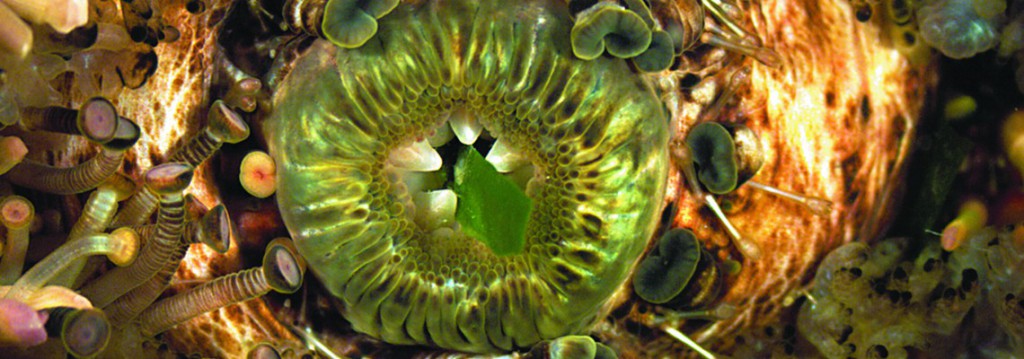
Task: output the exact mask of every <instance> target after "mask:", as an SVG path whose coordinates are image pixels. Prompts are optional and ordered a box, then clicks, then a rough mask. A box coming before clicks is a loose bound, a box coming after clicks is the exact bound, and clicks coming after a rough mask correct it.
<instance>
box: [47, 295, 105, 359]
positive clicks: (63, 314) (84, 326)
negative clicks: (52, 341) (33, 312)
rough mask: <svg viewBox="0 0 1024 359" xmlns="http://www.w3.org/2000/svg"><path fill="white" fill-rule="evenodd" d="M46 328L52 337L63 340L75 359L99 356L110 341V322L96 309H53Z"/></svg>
mask: <svg viewBox="0 0 1024 359" xmlns="http://www.w3.org/2000/svg"><path fill="white" fill-rule="evenodd" d="M45 327H46V332H47V333H48V334H49V335H50V336H51V337H59V338H60V339H61V341H62V342H63V343H64V348H65V349H67V351H68V353H69V354H71V355H72V356H74V357H79V358H81V357H91V356H94V355H96V354H99V352H101V351H103V349H104V348H106V346H107V342H108V341H109V340H110V321H109V320H107V316H106V315H105V314H103V312H101V311H99V310H96V309H75V308H69V307H57V308H53V309H51V310H50V317H49V319H47V321H46V324H45Z"/></svg>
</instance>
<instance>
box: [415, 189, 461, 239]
mask: <svg viewBox="0 0 1024 359" xmlns="http://www.w3.org/2000/svg"><path fill="white" fill-rule="evenodd" d="M412 198H413V199H412V200H413V202H414V203H416V217H415V221H416V224H419V225H420V227H421V228H423V229H424V230H428V231H430V230H433V229H436V228H441V227H450V226H451V224H452V223H454V222H455V207H456V206H457V205H458V203H459V200H458V197H456V196H455V192H453V191H452V190H450V189H442V190H437V191H430V192H420V193H416V194H414V195H413V196H412Z"/></svg>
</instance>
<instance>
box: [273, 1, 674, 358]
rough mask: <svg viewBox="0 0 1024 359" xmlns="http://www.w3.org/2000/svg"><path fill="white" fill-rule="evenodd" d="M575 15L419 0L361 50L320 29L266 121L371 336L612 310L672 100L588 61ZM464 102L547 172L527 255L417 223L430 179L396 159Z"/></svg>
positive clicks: (567, 320) (557, 326) (498, 333)
mask: <svg viewBox="0 0 1024 359" xmlns="http://www.w3.org/2000/svg"><path fill="white" fill-rule="evenodd" d="M558 5H562V4H558ZM571 26H572V22H571V21H570V18H569V14H568V11H567V9H566V8H565V6H564V5H562V6H556V5H555V3H553V2H552V3H548V2H538V1H533V2H519V3H517V4H514V5H512V4H506V3H504V2H496V1H495V2H486V3H481V4H477V3H476V1H469V0H466V1H450V2H444V4H438V3H437V2H420V3H417V4H403V6H399V7H398V8H397V9H395V10H394V12H393V13H391V14H389V15H388V16H386V17H384V18H381V19H380V23H379V27H378V32H377V33H376V34H375V35H374V36H373V37H372V38H371V39H370V40H369V41H368V42H367V43H366V44H364V45H362V46H361V47H358V48H355V49H342V48H339V47H335V46H333V45H331V44H330V43H328V42H326V41H318V42H316V43H315V44H314V45H312V47H311V48H310V49H309V50H308V51H307V52H305V53H304V54H303V55H302V57H301V58H299V59H297V62H296V65H295V66H294V70H292V72H291V73H290V74H288V75H287V77H286V78H285V79H284V80H283V82H282V86H281V87H280V88H279V89H278V91H277V92H276V93H275V94H274V99H273V106H274V113H273V114H272V115H271V117H270V118H269V119H268V120H267V122H266V134H267V140H268V144H269V147H270V152H271V154H272V155H273V157H274V158H275V160H276V161H277V163H278V164H279V169H278V180H279V182H278V183H279V185H280V186H279V191H278V197H277V199H278V203H279V206H280V209H281V213H282V216H283V218H284V220H285V224H286V225H287V227H288V229H289V231H290V232H291V234H292V236H293V238H294V240H295V244H296V246H297V247H298V250H299V252H300V253H301V254H302V255H303V256H304V257H305V259H306V260H307V262H308V264H309V268H311V270H312V272H313V273H314V274H315V275H316V277H317V278H319V280H320V281H322V282H323V283H324V285H325V287H326V288H327V289H328V290H329V291H330V292H331V294H333V295H334V296H336V297H338V298H339V299H340V302H341V303H342V307H343V308H342V309H341V310H342V314H343V315H344V316H345V317H346V318H347V319H348V320H349V321H350V322H351V323H352V325H353V327H354V328H355V329H356V330H357V331H359V332H363V333H366V334H368V335H371V336H373V337H377V338H380V339H382V340H384V341H386V342H389V343H395V344H425V345H434V346H440V347H444V348H450V349H458V350H462V351H471V352H497V351H508V350H512V349H514V348H523V347H529V346H530V345H532V344H535V343H537V342H538V341H540V340H544V339H552V338H556V337H560V336H564V335H568V334H574V333H582V332H585V331H586V330H588V329H589V326H590V325H591V324H592V323H594V321H595V320H597V319H599V318H598V316H599V315H601V314H602V312H603V308H602V307H603V305H604V304H605V302H606V301H607V300H608V298H609V297H610V296H611V295H612V294H613V292H615V291H616V290H617V289H618V287H619V286H620V285H621V284H622V283H623V282H624V280H625V278H626V276H627V274H628V272H629V270H630V268H631V267H632V266H633V264H634V262H635V261H636V258H637V257H638V256H639V255H640V253H641V252H642V251H643V248H644V246H645V243H646V241H647V239H648V237H649V236H650V235H651V233H652V231H653V227H654V225H655V218H656V217H657V216H656V213H657V212H658V210H659V209H660V205H661V203H662V197H663V196H664V191H665V189H664V186H665V183H666V171H667V165H668V159H667V152H666V148H667V142H668V125H667V112H666V110H665V109H664V107H663V105H662V103H661V101H659V99H658V97H657V95H656V94H655V92H654V90H652V88H651V87H650V86H649V85H648V84H647V83H645V81H644V80H643V79H642V77H641V75H639V74H638V73H637V72H636V71H635V70H633V69H631V68H630V66H629V64H628V63H627V62H626V61H624V60H621V59H616V58H612V57H607V56H606V57H601V58H598V59H595V60H591V61H583V60H579V59H577V58H575V57H574V56H573V54H572V47H571V45H570V29H571ZM452 111H464V112H467V113H469V114H471V117H473V118H474V120H475V121H479V123H480V124H482V126H483V127H484V129H485V131H486V133H488V134H489V135H490V136H493V137H494V138H495V139H496V141H499V142H503V143H504V144H506V146H507V147H508V148H509V149H510V150H511V151H513V152H514V153H515V154H516V155H519V156H522V157H523V158H525V159H526V160H527V161H528V163H529V165H530V166H532V167H533V168H534V169H533V173H532V177H531V178H530V180H529V184H528V185H526V186H525V188H526V193H527V195H528V196H529V197H530V198H531V199H532V201H533V210H532V212H531V214H530V216H529V218H528V221H527V224H526V231H525V248H524V249H523V250H522V252H521V253H518V254H513V255H505V256H498V255H495V254H494V253H493V252H491V251H490V249H489V248H488V247H486V246H485V245H483V244H482V243H480V242H479V241H476V240H473V238H469V237H468V236H467V235H465V234H463V233H462V232H461V231H459V230H458V227H457V226H455V227H454V231H453V233H452V232H449V233H448V234H449V235H444V236H440V235H437V231H436V230H435V231H429V230H428V229H426V228H422V226H421V225H419V224H417V223H416V221H414V216H415V212H416V211H417V208H415V207H416V206H415V205H414V204H411V203H412V201H411V200H410V198H411V197H412V196H414V195H415V193H410V192H415V190H413V189H410V187H411V184H409V183H406V182H405V181H407V179H408V178H409V177H414V176H415V174H410V173H407V171H403V170H401V169H397V168H396V166H394V165H393V164H392V163H390V162H389V156H390V155H391V154H393V153H394V151H396V149H400V148H405V146H409V145H410V144H412V143H415V142H417V141H421V140H423V139H424V138H427V137H430V136H431V135H432V134H433V133H435V132H436V131H439V130H440V129H442V126H446V125H447V124H446V122H445V118H446V116H445V115H446V114H447V113H450V112H452ZM420 210H423V209H420ZM488 215H501V213H489V214H488Z"/></svg>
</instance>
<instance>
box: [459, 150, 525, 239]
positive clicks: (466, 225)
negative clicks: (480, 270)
mask: <svg viewBox="0 0 1024 359" xmlns="http://www.w3.org/2000/svg"><path fill="white" fill-rule="evenodd" d="M452 190H453V191H455V195H456V196H458V198H459V205H458V208H456V210H455V220H456V221H458V222H459V225H461V226H462V231H463V233H466V234H467V235H469V236H470V237H473V238H476V240H478V241H481V242H483V243H484V244H485V245H487V247H488V248H490V249H491V251H492V252H494V254H496V255H499V256H507V255H513V254H519V253H522V251H523V245H524V242H525V237H526V222H527V220H528V219H529V218H530V212H531V211H532V210H533V201H531V200H530V198H529V197H527V196H526V193H525V192H523V190H522V189H520V188H519V187H518V186H516V184H515V183H513V182H512V181H511V180H509V179H508V178H506V177H505V176H504V175H502V174H501V173H498V171H497V170H496V169H494V166H493V165H491V163H490V162H487V160H485V159H484V157H483V156H481V155H480V152H477V151H476V149H474V148H473V147H466V148H465V149H463V150H462V152H461V153H460V154H459V159H458V161H456V163H455V182H454V185H453V188H452Z"/></svg>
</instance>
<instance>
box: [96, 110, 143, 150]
mask: <svg viewBox="0 0 1024 359" xmlns="http://www.w3.org/2000/svg"><path fill="white" fill-rule="evenodd" d="M141 136H142V129H140V128H139V125H136V124H135V122H132V121H131V120H129V119H127V118H124V117H121V116H118V117H117V130H115V131H114V138H112V139H111V140H110V141H107V143H105V144H103V147H105V148H108V149H111V150H115V151H125V150H128V149H129V148H132V146H135V142H138V141H139V137H141Z"/></svg>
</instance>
